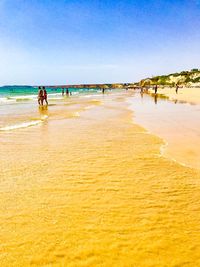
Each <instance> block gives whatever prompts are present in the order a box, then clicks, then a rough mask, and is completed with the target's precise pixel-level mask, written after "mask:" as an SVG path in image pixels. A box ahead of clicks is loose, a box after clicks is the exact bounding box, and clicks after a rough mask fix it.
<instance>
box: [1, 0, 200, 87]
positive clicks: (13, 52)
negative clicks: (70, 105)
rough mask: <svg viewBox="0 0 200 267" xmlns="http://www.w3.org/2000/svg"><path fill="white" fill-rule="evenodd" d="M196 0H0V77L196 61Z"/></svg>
mask: <svg viewBox="0 0 200 267" xmlns="http://www.w3.org/2000/svg"><path fill="white" fill-rule="evenodd" d="M199 17H200V0H177V1H176V0H135V1H131V0H122V1H121V0H120V1H118V0H110V1H108V0H107V1H106V0H90V1H89V0H79V1H78V0H71V1H69V0H0V84H1V85H3V84H67V83H71V84H75V83H104V82H107V83H109V82H134V81H137V80H139V79H142V78H145V77H147V76H152V75H157V74H165V73H171V72H176V71H181V70H186V69H191V68H196V67H197V68H199V67H200V66H199V65H200V53H199V47H200V20H199Z"/></svg>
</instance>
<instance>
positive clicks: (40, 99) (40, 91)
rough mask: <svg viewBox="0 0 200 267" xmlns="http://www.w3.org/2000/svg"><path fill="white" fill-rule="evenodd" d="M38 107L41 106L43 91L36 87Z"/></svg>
mask: <svg viewBox="0 0 200 267" xmlns="http://www.w3.org/2000/svg"><path fill="white" fill-rule="evenodd" d="M38 105H43V90H42V89H41V87H40V86H39V87H38Z"/></svg>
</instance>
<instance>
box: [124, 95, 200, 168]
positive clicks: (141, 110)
mask: <svg viewBox="0 0 200 267" xmlns="http://www.w3.org/2000/svg"><path fill="white" fill-rule="evenodd" d="M128 102H129V103H130V106H131V108H132V109H133V112H134V121H135V122H136V123H137V124H139V125H142V126H143V127H145V129H147V130H148V131H149V132H150V133H152V134H156V135H157V136H159V137H160V138H161V139H162V140H163V142H164V145H163V146H162V147H161V153H162V155H163V156H165V157H168V158H171V159H174V160H176V161H178V162H179V163H181V164H184V165H186V166H190V167H192V168H198V169H200V150H199V147H200V120H199V114H200V105H191V104H189V103H185V102H184V103H183V102H182V101H171V100H169V99H168V98H167V97H163V95H160V94H158V95H155V94H140V93H137V94H135V95H134V96H133V97H132V98H129V101H128Z"/></svg>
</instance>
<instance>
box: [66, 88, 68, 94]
mask: <svg viewBox="0 0 200 267" xmlns="http://www.w3.org/2000/svg"><path fill="white" fill-rule="evenodd" d="M66 96H69V89H68V88H67V89H66Z"/></svg>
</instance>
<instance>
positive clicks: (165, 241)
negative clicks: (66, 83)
mask: <svg viewBox="0 0 200 267" xmlns="http://www.w3.org/2000/svg"><path fill="white" fill-rule="evenodd" d="M128 99H129V100H130V101H133V102H134V101H135V99H137V97H136V98H133V96H132V93H127V92H123V91H121V92H117V91H116V92H109V93H106V94H105V95H102V94H101V93H97V94H95V95H90V94H87V95H84V96H81V97H75V96H73V97H70V98H63V99H57V100H53V99H52V100H50V101H49V103H50V105H49V107H43V108H38V107H37V100H36V99H35V100H31V101H30V102H29V103H24V102H23V103H20V106H19V107H16V106H17V104H16V105H15V104H14V105H12V106H9V108H8V107H7V109H6V111H5V110H4V112H5V113H6V112H7V115H5V116H1V118H2V117H3V118H2V120H1V127H4V130H1V132H0V225H1V232H0V262H1V266H89V267H90V266H109V267H110V266H123V267H124V266H128V267H129V266H131V267H132V266H137V267H145V266H148V267H149V266H151V267H155V266H159V267H162V266H163V267H164V266H174V267H175V266H191V267H193V266H200V259H199V254H200V243H199V240H200V226H199V221H200V213H199V212H198V211H199V209H200V202H199V190H200V182H199V181H200V172H199V171H198V170H195V169H192V168H187V167H184V166H182V165H180V164H178V163H177V162H174V161H172V160H171V159H168V158H165V157H163V156H162V155H161V154H160V148H161V147H162V146H163V144H164V141H163V140H162V139H160V138H158V137H156V136H155V135H152V134H149V132H147V131H146V130H145V129H144V128H143V127H141V126H139V125H136V124H135V122H134V120H133V114H132V112H131V111H130V104H127V100H128ZM138 100H139V99H138ZM147 103H148V101H147ZM140 104H141V103H140ZM9 105H10V104H9ZM163 105H164V103H163ZM8 110H9V111H8ZM11 110H14V111H15V112H14V113H13V112H12V111H11ZM1 111H2V109H1ZM136 112H137V111H136ZM5 113H4V114H5ZM135 116H136V117H137V114H136V113H135V114H134V117H135ZM7 117H8V121H7V120H6V118H7ZM136 117H135V118H136ZM34 120H42V121H41V122H40V123H37V124H35V125H29V126H28V125H27V127H25V126H24V127H21V125H22V123H25V122H30V121H31V122H32V121H34ZM13 125H18V127H17V128H15V129H11V128H9V129H5V127H11V126H13Z"/></svg>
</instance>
